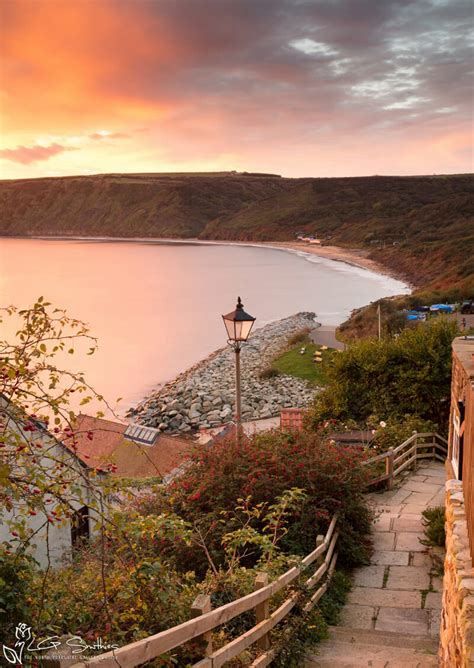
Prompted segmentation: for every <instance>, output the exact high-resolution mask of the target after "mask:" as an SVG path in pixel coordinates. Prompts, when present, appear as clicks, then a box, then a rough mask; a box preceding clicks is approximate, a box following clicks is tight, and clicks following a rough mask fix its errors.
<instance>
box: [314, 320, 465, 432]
mask: <svg viewBox="0 0 474 668" xmlns="http://www.w3.org/2000/svg"><path fill="white" fill-rule="evenodd" d="M456 334H457V326H456V324H455V323H454V322H452V321H447V320H445V319H440V320H438V321H434V322H430V323H426V324H425V323H422V324H420V325H418V326H417V327H415V328H414V329H407V330H404V331H403V332H402V333H401V334H400V335H399V336H398V338H388V339H382V340H381V341H379V340H377V339H368V340H361V341H356V342H354V343H353V344H352V345H351V346H350V347H349V348H348V349H347V350H346V351H345V352H343V353H341V354H340V355H337V356H335V357H334V360H333V365H332V366H331V367H329V368H328V372H327V373H328V378H329V385H328V387H327V388H326V389H325V390H324V391H323V392H322V393H321V394H319V395H317V396H316V398H315V402H314V405H313V408H312V410H311V413H310V423H311V424H312V425H313V428H317V427H318V425H319V424H320V423H321V422H323V421H325V420H327V419H331V418H335V419H338V420H346V419H351V418H352V419H354V420H356V421H358V422H364V421H365V420H367V418H368V417H369V416H370V415H373V414H376V415H379V416H383V418H384V419H387V418H403V417H404V416H405V415H417V416H419V417H420V418H422V419H424V420H431V421H433V422H435V423H437V424H438V425H441V427H445V426H446V424H447V419H448V412H449V396H450V383H451V342H452V340H453V338H454V337H455V336H456Z"/></svg>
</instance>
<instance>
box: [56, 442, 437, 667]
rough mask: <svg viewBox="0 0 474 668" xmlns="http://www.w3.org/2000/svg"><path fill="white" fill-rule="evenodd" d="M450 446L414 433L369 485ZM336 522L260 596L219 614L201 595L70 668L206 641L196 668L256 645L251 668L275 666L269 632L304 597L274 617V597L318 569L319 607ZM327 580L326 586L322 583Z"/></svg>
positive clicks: (312, 578)
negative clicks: (171, 616) (159, 625)
mask: <svg viewBox="0 0 474 668" xmlns="http://www.w3.org/2000/svg"><path fill="white" fill-rule="evenodd" d="M447 445H448V444H447V441H446V440H445V439H444V438H443V437H442V436H440V435H439V434H434V433H420V434H418V433H416V434H413V436H410V438H408V439H407V440H406V441H405V442H404V443H402V444H401V445H399V446H398V447H396V448H394V449H392V450H388V451H387V452H384V453H382V454H379V455H377V456H376V457H371V458H370V459H368V460H366V461H364V462H363V465H364V466H370V465H374V464H380V463H381V462H385V471H384V473H382V474H379V473H378V474H377V475H376V476H375V477H374V478H372V479H371V480H370V482H369V485H374V484H376V483H379V482H382V481H387V485H388V487H389V488H390V487H391V486H392V485H393V480H394V478H395V477H396V476H397V475H399V474H400V473H401V472H402V471H404V470H405V469H406V468H408V467H409V466H416V462H417V461H418V460H419V459H424V458H425V457H431V458H434V459H438V460H440V461H444V460H445V458H446V454H447ZM337 521H338V517H337V513H336V514H335V515H334V516H333V518H332V520H331V523H330V525H329V527H328V530H327V532H326V535H325V536H322V535H320V536H318V537H317V538H316V547H315V549H314V550H313V551H312V552H311V553H310V554H308V555H307V556H306V557H304V559H302V561H301V565H299V566H294V567H293V568H290V569H289V570H288V571H286V573H283V575H280V576H279V577H278V578H277V579H276V580H274V581H273V582H271V583H269V582H268V575H267V574H266V573H261V574H259V575H258V576H257V577H256V578H255V584H254V587H255V591H253V592H251V593H250V594H247V595H246V596H243V597H242V598H239V599H237V600H236V601H232V602H231V603H227V604H226V605H223V606H220V607H219V608H216V609H215V610H211V600H210V597H209V596H207V595H203V594H200V595H199V596H198V597H197V598H196V600H195V601H194V604H193V606H192V609H191V616H192V618H191V619H189V620H188V621H187V622H183V623H182V624H179V625H178V626H174V627H173V628H170V629H167V630H165V631H161V632H160V633H157V634H155V635H153V636H149V637H148V638H144V639H143V640H137V641H136V642H133V643H131V644H129V645H125V646H124V647H121V648H119V649H117V650H114V651H112V652H107V653H105V654H100V655H98V656H96V657H93V658H91V659H88V660H87V661H86V662H83V663H75V664H73V665H72V666H71V662H70V661H68V662H67V665H68V666H69V667H70V668H95V667H100V668H134V667H135V666H139V665H141V664H145V663H147V662H148V661H152V660H153V659H156V658H158V657H159V656H161V655H163V654H165V653H166V652H169V651H171V650H173V649H176V648H177V647H180V646H182V645H184V644H185V643H187V642H189V641H190V640H194V639H196V638H200V639H201V640H203V644H204V654H205V656H204V658H203V659H202V660H201V661H198V662H197V663H195V664H194V667H193V668H219V667H220V666H223V665H224V664H225V663H226V662H227V661H230V660H231V659H233V658H235V657H236V656H238V655H239V654H240V653H241V652H243V651H244V650H246V649H248V648H249V647H251V646H252V645H254V644H256V643H257V644H258V647H259V648H260V650H261V651H262V653H261V654H260V655H259V656H258V658H256V659H255V661H254V662H253V663H252V666H251V668H264V667H265V666H268V665H270V663H271V662H272V661H273V659H274V658H275V656H276V652H275V649H274V648H271V647H270V637H269V633H270V631H271V630H272V629H273V628H274V627H275V626H276V625H277V624H279V623H280V622H281V621H282V620H283V619H284V618H285V617H286V616H287V615H288V613H289V612H290V611H291V610H292V609H293V608H294V606H295V605H296V603H297V602H298V600H299V598H300V596H301V594H300V593H298V592H296V591H294V590H292V591H290V592H289V595H288V596H287V598H286V599H285V600H284V601H283V602H282V603H281V604H280V605H279V607H278V608H277V609H276V610H274V611H273V612H270V602H271V600H272V598H273V597H274V596H275V594H278V593H279V592H280V591H282V590H283V589H285V588H286V587H288V586H289V585H290V584H292V583H294V582H296V581H297V580H298V579H299V578H300V577H301V576H302V575H303V574H308V573H307V571H308V569H309V567H310V566H312V565H313V564H314V565H315V567H316V568H315V570H314V572H313V574H312V575H309V577H307V579H306V580H305V581H304V585H305V587H306V588H307V589H309V590H310V591H311V597H310V598H309V600H308V601H307V602H306V603H305V605H304V607H303V611H304V612H308V611H310V610H311V609H312V608H313V607H314V606H315V605H316V603H317V602H318V601H319V599H320V598H321V596H323V594H324V593H325V592H326V590H327V589H328V586H329V582H330V579H331V576H332V574H333V572H334V569H335V567H336V561H337V556H338V555H337V551H336V545H337V539H338V531H337ZM323 578H324V581H322V580H323ZM318 585H319V586H318ZM313 589H314V590H315V591H314V592H313V591H312V590H313ZM251 610H253V611H254V612H255V620H256V624H255V625H254V626H253V627H252V628H251V629H249V630H248V631H246V632H245V633H243V634H242V635H240V636H239V637H238V638H235V639H234V640H232V641H230V642H228V643H227V644H226V645H224V646H223V647H221V648H219V649H217V650H214V649H213V644H212V631H213V630H215V629H217V628H218V627H219V626H221V625H222V624H225V623H226V622H229V621H230V620H231V619H234V618H235V617H238V616H239V615H242V614H243V613H245V612H249V611H251ZM65 665H66V664H65V663H64V662H61V661H58V662H56V663H55V668H65Z"/></svg>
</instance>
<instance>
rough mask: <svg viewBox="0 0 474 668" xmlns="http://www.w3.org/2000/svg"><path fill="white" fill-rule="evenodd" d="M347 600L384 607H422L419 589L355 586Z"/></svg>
mask: <svg viewBox="0 0 474 668" xmlns="http://www.w3.org/2000/svg"><path fill="white" fill-rule="evenodd" d="M347 600H348V602H349V603H355V604H356V605H374V606H379V607H384V608H421V595H420V592H419V591H399V590H396V591H395V590H391V589H375V588H374V587H354V588H353V590H352V591H351V592H350V593H349V595H348V599H347Z"/></svg>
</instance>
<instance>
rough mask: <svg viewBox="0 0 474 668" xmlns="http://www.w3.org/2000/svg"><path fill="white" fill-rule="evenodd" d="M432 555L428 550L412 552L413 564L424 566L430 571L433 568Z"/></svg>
mask: <svg viewBox="0 0 474 668" xmlns="http://www.w3.org/2000/svg"><path fill="white" fill-rule="evenodd" d="M432 565H433V564H432V561H431V557H430V555H429V554H428V552H412V555H411V566H424V567H425V568H426V572H427V573H429V572H430V570H431V568H432Z"/></svg>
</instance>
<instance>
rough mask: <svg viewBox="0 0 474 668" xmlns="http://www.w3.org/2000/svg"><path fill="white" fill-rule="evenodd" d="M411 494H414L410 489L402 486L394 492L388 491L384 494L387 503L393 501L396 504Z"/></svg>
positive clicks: (402, 501)
mask: <svg viewBox="0 0 474 668" xmlns="http://www.w3.org/2000/svg"><path fill="white" fill-rule="evenodd" d="M410 494H412V492H410V490H404V489H403V488H402V487H401V488H400V489H397V490H396V491H394V492H387V493H386V494H384V497H385V503H387V501H388V502H389V503H393V504H394V505H397V504H402V503H404V502H405V500H406V499H407V498H408V497H409V496H410Z"/></svg>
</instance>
